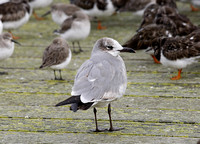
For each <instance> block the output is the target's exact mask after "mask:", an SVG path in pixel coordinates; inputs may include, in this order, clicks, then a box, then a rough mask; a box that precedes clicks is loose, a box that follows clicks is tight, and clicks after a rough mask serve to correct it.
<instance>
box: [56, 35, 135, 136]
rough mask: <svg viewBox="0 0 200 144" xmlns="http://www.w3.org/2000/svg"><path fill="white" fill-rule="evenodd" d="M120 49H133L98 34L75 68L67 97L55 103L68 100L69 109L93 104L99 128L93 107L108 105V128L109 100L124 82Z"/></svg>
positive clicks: (122, 89)
mask: <svg viewBox="0 0 200 144" xmlns="http://www.w3.org/2000/svg"><path fill="white" fill-rule="evenodd" d="M120 52H132V53H133V52H134V50H133V49H130V48H123V47H122V46H121V45H120V44H119V43H118V42H117V41H116V40H114V39H112V38H107V37H105V38H102V39H99V40H97V42H96V43H95V45H94V47H93V50H92V54H91V57H90V59H89V60H87V61H85V62H84V63H83V64H82V65H81V67H80V68H79V70H78V72H77V74H76V77H75V81H74V86H73V87H72V92H71V95H72V96H71V97H70V98H68V99H66V100H64V101H62V102H60V103H58V104H57V105H56V106H62V105H66V104H71V107H70V110H72V111H73V112H76V111H77V110H79V109H81V110H87V109H89V108H91V107H93V112H94V116H95V124H96V129H95V130H94V131H95V132H100V131H102V130H100V129H99V128H98V124H97V115H96V113H97V110H96V107H104V106H107V105H108V115H109V120H110V128H109V131H115V130H119V129H115V128H113V125H112V119H111V104H110V103H111V102H112V101H114V100H117V99H118V98H120V97H122V96H123V94H124V93H125V90H126V86H127V76H126V68H125V64H124V61H123V59H122V58H121V57H120V55H119V53H120Z"/></svg>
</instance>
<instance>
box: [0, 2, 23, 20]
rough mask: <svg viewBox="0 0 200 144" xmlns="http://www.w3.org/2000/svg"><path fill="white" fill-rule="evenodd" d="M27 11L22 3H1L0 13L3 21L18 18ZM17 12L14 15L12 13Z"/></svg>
mask: <svg viewBox="0 0 200 144" xmlns="http://www.w3.org/2000/svg"><path fill="white" fill-rule="evenodd" d="M25 13H26V11H25V8H24V7H23V5H22V4H18V3H16V4H15V3H12V2H7V3H3V4H0V15H2V16H3V17H2V19H1V20H2V22H4V21H14V20H18V19H20V18H21V17H23V16H24V15H25ZM13 14H15V16H14V17H13V16H12V15H13Z"/></svg>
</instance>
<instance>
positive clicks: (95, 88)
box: [71, 60, 115, 103]
mask: <svg viewBox="0 0 200 144" xmlns="http://www.w3.org/2000/svg"><path fill="white" fill-rule="evenodd" d="M114 77H115V69H114V67H113V66H112V65H111V64H110V63H109V62H107V61H105V60H104V61H100V62H98V63H94V62H93V61H92V60H87V61H86V62H85V63H83V65H82V66H81V67H80V68H79V70H78V72H77V75H76V78H75V81H74V86H73V88H72V93H71V94H72V95H81V101H82V102H83V103H88V102H95V101H100V100H101V99H102V97H103V95H104V94H105V93H106V92H109V91H110V90H111V87H112V84H111V81H113V78H114Z"/></svg>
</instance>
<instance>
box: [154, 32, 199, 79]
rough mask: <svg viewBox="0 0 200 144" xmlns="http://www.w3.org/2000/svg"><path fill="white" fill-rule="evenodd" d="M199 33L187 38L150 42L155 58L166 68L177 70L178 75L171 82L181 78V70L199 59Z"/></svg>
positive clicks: (159, 39) (158, 39)
mask: <svg viewBox="0 0 200 144" xmlns="http://www.w3.org/2000/svg"><path fill="white" fill-rule="evenodd" d="M199 35H200V32H199V31H198V32H193V34H190V35H188V36H187V37H175V38H174V37H172V38H156V39H154V40H153V42H152V47H153V49H154V55H155V57H156V58H157V59H158V60H160V62H161V64H162V65H164V66H166V67H172V68H176V69H178V75H177V76H174V77H172V78H171V80H179V79H180V78H181V72H182V69H183V68H185V67H187V66H188V65H191V64H193V63H195V62H198V61H197V59H199V58H200V39H199Z"/></svg>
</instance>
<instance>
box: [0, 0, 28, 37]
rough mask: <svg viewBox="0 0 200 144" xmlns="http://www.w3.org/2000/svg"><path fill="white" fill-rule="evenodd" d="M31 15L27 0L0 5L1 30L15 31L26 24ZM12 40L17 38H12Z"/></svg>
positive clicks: (14, 0)
mask: <svg viewBox="0 0 200 144" xmlns="http://www.w3.org/2000/svg"><path fill="white" fill-rule="evenodd" d="M30 14H31V8H30V6H29V4H28V1H27V0H10V1H8V2H4V3H1V4H0V16H2V19H1V21H2V23H3V29H8V31H9V32H10V33H11V29H17V28H19V27H20V26H22V25H23V24H25V23H27V22H28V20H29V17H30ZM13 38H14V39H17V38H18V37H15V36H13Z"/></svg>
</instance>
